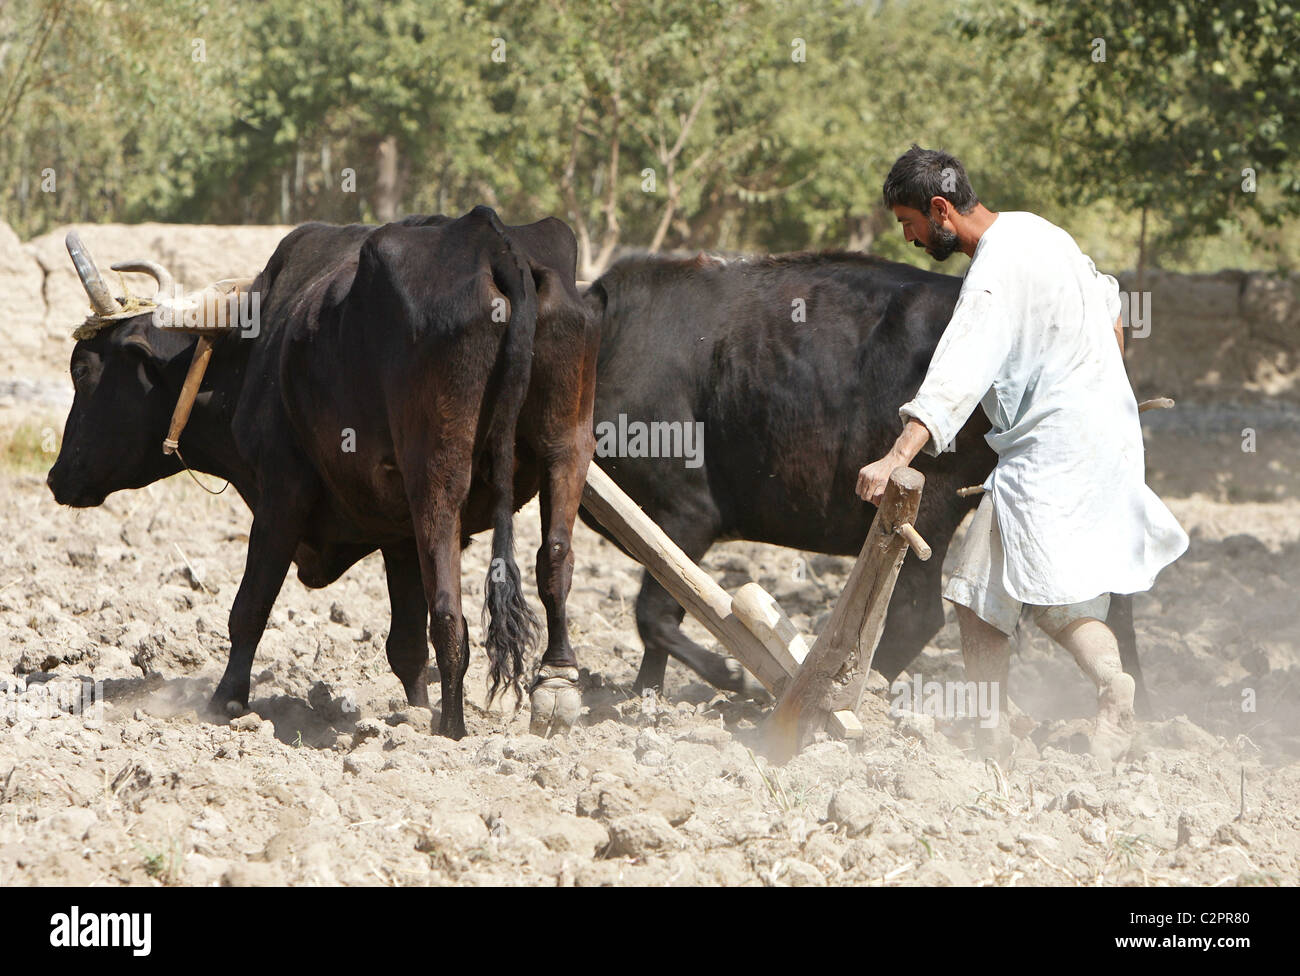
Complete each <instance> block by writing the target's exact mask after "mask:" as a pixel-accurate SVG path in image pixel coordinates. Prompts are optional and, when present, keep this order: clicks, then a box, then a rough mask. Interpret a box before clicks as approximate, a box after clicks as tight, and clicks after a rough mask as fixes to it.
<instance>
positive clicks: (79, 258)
mask: <svg viewBox="0 0 1300 976" xmlns="http://www.w3.org/2000/svg"><path fill="white" fill-rule="evenodd" d="M64 243H65V244H66V245H67V247H68V255H69V256H70V257H71V258H72V263H73V264H74V265H75V266H76V268H77V277H78V278H80V279H81V284H82V286H83V287H84V288H85V289H86V296H87V297H88V298H89V299H90V307H91V308H92V309H94V310H95V314H96V315H101V316H103V315H115V314H117V313H118V312H120V311H122V306H121V305H119V304H118V303H117V299H116V298H114V297H113V296H112V294H111V293H110V292H109V290H108V285H106V284H104V279H103V277H101V276H100V273H99V269H98V268H97V267H95V259H94V258H92V257H91V256H90V252H89V251H88V250H86V245H85V244H84V243H82V240H81V235H80V234H78V233H77V232H76V231H75V230H70V231H68V236H67V237H66V238H64Z"/></svg>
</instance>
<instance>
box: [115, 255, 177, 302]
mask: <svg viewBox="0 0 1300 976" xmlns="http://www.w3.org/2000/svg"><path fill="white" fill-rule="evenodd" d="M113 270H114V271H135V272H138V273H139V274H147V275H148V276H149V277H151V278H153V280H154V281H156V282H158V292H157V294H156V295H155V300H159V301H160V300H162V299H163V298H172V297H174V296H175V294H176V280H175V279H174V278H173V277H172V273H171V272H170V271H168V270H167V269H166V268H164V267H163V266H162V265H161V264H157V263H156V262H154V261H119V262H118V263H117V264H115V265H113Z"/></svg>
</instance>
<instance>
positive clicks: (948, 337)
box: [899, 212, 1187, 606]
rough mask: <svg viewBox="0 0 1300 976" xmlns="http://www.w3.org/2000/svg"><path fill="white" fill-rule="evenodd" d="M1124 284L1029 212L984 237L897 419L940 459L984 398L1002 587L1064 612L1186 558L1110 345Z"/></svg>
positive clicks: (1134, 587)
mask: <svg viewBox="0 0 1300 976" xmlns="http://www.w3.org/2000/svg"><path fill="white" fill-rule="evenodd" d="M1119 311H1120V298H1119V285H1118V284H1117V283H1116V281H1115V279H1114V278H1112V277H1110V276H1109V275H1103V274H1100V273H1099V272H1098V271H1097V268H1096V266H1095V265H1094V264H1093V263H1092V261H1091V260H1090V259H1089V258H1088V256H1087V255H1085V254H1084V253H1083V252H1082V251H1080V250H1079V247H1078V245H1077V244H1075V242H1074V239H1073V238H1072V237H1070V235H1069V234H1067V233H1066V232H1065V231H1063V230H1062V229H1061V228H1059V227H1057V226H1056V225H1054V224H1052V223H1050V222H1049V221H1046V220H1044V219H1043V218H1041V217H1038V216H1036V215H1034V214H1031V213H1019V212H1009V213H1001V214H999V215H998V216H997V218H996V219H995V220H994V221H993V223H992V224H991V225H990V226H989V228H988V229H987V230H986V231H985V232H984V235H983V236H982V237H981V238H980V241H979V244H977V245H976V247H975V255H974V257H973V258H972V260H971V265H970V269H969V270H968V271H967V273H966V279H965V281H964V283H963V284H962V289H961V294H960V296H959V297H958V300H957V307H956V309H955V310H954V312H953V316H952V321H951V322H950V323H949V324H948V328H947V330H946V331H945V332H944V334H943V338H942V339H941V340H940V342H939V345H938V347H937V348H936V349H935V351H934V356H933V358H932V359H931V361H930V368H929V371H928V372H927V373H926V376H925V381H924V382H923V383H922V384H921V388H920V389H919V390H918V391H917V394H916V397H915V398H914V399H912V400H911V401H909V402H908V403H906V404H904V405H903V406H902V407H901V408H900V409H899V414H900V416H902V417H903V419H904V422H906V420H907V418H908V417H915V418H916V419H917V420H919V421H920V422H921V423H923V424H925V426H926V427H927V428H928V429H929V431H930V440H929V441H928V442H927V443H926V445H925V451H926V452H927V453H929V454H938V453H940V452H942V451H943V450H945V449H946V448H947V447H948V446H949V445H950V444H951V443H952V440H953V438H954V437H956V435H957V431H958V430H960V429H961V427H962V425H963V424H965V422H966V420H967V419H968V418H969V417H970V415H971V413H972V412H973V411H974V409H975V405H976V404H977V403H978V404H980V405H981V406H983V408H984V412H985V414H987V415H988V418H989V421H990V422H991V423H992V425H993V429H992V430H991V431H989V433H988V434H986V435H985V439H986V440H987V441H988V443H989V446H990V447H992V448H993V450H995V451H996V452H997V454H998V463H997V466H996V467H995V468H994V469H993V473H992V474H990V475H989V477H988V479H987V480H986V481H985V482H984V487H985V488H986V489H988V490H989V491H990V492H991V493H992V496H993V498H992V501H993V510H994V512H995V513H996V515H997V519H998V528H999V531H1000V533H1001V536H1002V543H1003V547H1004V549H1005V553H1006V559H1005V561H1004V563H1003V580H1002V582H1003V586H1004V587H1005V589H1006V591H1007V593H1009V594H1010V595H1011V596H1012V597H1014V598H1015V599H1017V600H1019V601H1021V602H1022V603H1031V604H1040V605H1048V606H1057V605H1063V604H1070V603H1078V602H1081V601H1084V600H1090V599H1092V598H1093V597H1095V596H1098V595H1099V594H1101V593H1136V592H1138V591H1141V590H1146V589H1149V588H1150V587H1151V584H1152V583H1153V582H1154V581H1155V578H1156V574H1157V573H1159V572H1160V570H1161V569H1163V568H1164V567H1165V566H1167V565H1169V563H1171V562H1173V561H1174V560H1175V559H1177V558H1178V557H1179V556H1180V555H1182V553H1183V552H1184V550H1186V548H1187V534H1186V533H1185V532H1183V530H1182V528H1181V527H1180V526H1179V524H1178V522H1177V521H1176V520H1175V519H1174V516H1173V513H1171V512H1170V511H1169V509H1168V508H1166V507H1165V505H1164V503H1163V502H1161V501H1160V499H1159V498H1158V497H1157V496H1156V494H1155V493H1154V492H1153V491H1151V489H1150V488H1148V487H1147V484H1146V472H1145V469H1144V457H1143V446H1142V429H1141V426H1140V425H1139V423H1138V410H1137V401H1136V400H1135V399H1134V396H1133V390H1132V387H1131V386H1130V385H1129V381H1128V376H1127V375H1126V374H1125V372H1124V361H1123V357H1122V356H1121V355H1120V351H1119V346H1118V344H1117V343H1116V341H1115V332H1114V323H1115V319H1116V318H1117V317H1118V315H1119Z"/></svg>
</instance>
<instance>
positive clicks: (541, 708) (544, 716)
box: [528, 665, 582, 737]
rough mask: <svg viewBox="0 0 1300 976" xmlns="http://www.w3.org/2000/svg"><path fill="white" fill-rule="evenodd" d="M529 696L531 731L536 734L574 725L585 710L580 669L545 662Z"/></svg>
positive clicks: (545, 734) (542, 734) (544, 733)
mask: <svg viewBox="0 0 1300 976" xmlns="http://www.w3.org/2000/svg"><path fill="white" fill-rule="evenodd" d="M528 698H529V701H530V702H531V704H532V711H533V717H532V721H531V722H530V723H529V728H528V731H530V732H532V734H533V735H540V736H542V737H545V736H547V735H548V734H550V733H552V732H561V731H563V730H564V729H569V728H572V727H573V726H574V725H575V724H577V721H578V716H579V715H581V714H582V692H581V691H579V690H578V669H577V668H554V667H550V666H549V665H547V666H543V667H542V669H541V670H540V671H539V672H537V681H536V682H535V683H534V684H533V690H532V691H531V692H530V693H529V695H528Z"/></svg>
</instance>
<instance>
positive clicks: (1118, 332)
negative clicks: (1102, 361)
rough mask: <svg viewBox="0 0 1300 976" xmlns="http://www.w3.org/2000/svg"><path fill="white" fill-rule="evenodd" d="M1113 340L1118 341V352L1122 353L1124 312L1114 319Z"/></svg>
mask: <svg viewBox="0 0 1300 976" xmlns="http://www.w3.org/2000/svg"><path fill="white" fill-rule="evenodd" d="M1115 341H1116V342H1118V343H1119V354H1120V355H1121V356H1122V355H1124V313H1123V312H1121V313H1120V314H1119V317H1118V318H1116V319H1115Z"/></svg>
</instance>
